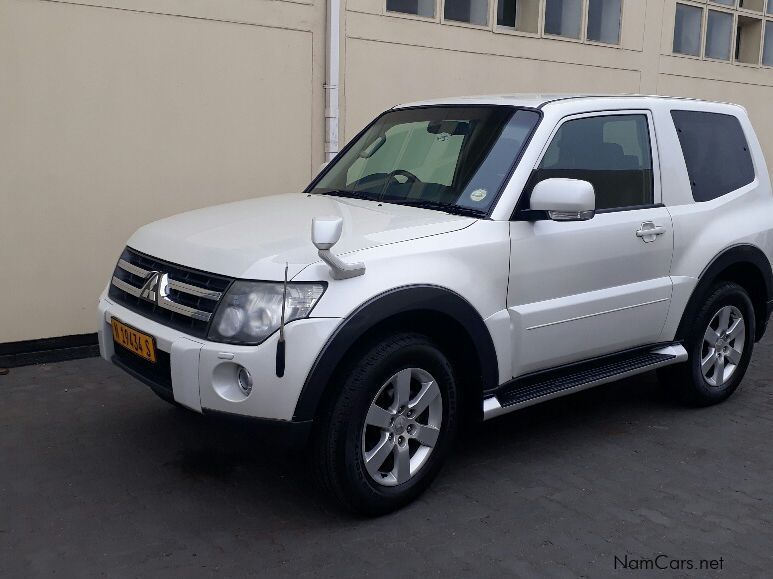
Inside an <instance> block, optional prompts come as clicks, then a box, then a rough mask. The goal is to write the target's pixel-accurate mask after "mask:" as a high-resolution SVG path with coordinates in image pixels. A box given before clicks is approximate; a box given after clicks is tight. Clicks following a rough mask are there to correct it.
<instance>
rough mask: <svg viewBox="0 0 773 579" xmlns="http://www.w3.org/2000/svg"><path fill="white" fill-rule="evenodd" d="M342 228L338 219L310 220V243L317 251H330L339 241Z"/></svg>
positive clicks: (318, 218) (342, 221) (342, 223)
mask: <svg viewBox="0 0 773 579" xmlns="http://www.w3.org/2000/svg"><path fill="white" fill-rule="evenodd" d="M343 227H344V220H343V219H341V218H340V217H315V218H314V219H312V220H311V242H312V243H313V244H314V247H316V248H317V249H330V248H331V247H333V246H334V245H335V244H336V243H338V240H339V239H341V232H342V231H343Z"/></svg>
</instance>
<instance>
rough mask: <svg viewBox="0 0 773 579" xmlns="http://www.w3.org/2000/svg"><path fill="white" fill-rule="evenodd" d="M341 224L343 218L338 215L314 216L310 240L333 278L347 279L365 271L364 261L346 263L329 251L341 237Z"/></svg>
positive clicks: (342, 223) (342, 224)
mask: <svg viewBox="0 0 773 579" xmlns="http://www.w3.org/2000/svg"><path fill="white" fill-rule="evenodd" d="M343 226H344V220H343V219H342V218H340V217H315V218H314V219H312V220H311V242H312V243H313V244H314V247H316V248H317V254H318V255H319V257H320V258H321V259H322V261H324V262H325V263H326V264H328V265H329V266H330V275H331V276H332V277H333V279H349V278H350V277H357V276H360V275H362V274H364V273H365V264H364V263H362V262H357V263H347V262H345V261H342V260H341V258H339V257H337V256H335V255H333V254H332V253H330V248H331V247H333V246H334V245H335V244H336V243H338V240H339V239H341V233H342V231H343Z"/></svg>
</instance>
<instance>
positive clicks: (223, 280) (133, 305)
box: [108, 247, 232, 338]
mask: <svg viewBox="0 0 773 579" xmlns="http://www.w3.org/2000/svg"><path fill="white" fill-rule="evenodd" d="M164 274H166V276H167V277H166V278H163V277H162V276H163V275H164ZM161 279H166V280H168V284H165V287H162V288H161V296H160V297H159V298H158V299H157V296H156V291H157V290H158V289H159V287H158V286H159V285H163V284H159V283H158V282H159V280H161ZM231 281H232V280H231V279H230V278H227V277H223V276H219V275H213V274H210V273H205V272H202V271H198V270H195V269H190V268H187V267H182V266H179V265H175V264H173V263H169V262H166V261H162V260H160V259H156V258H155V257H150V256H148V255H145V254H143V253H140V252H138V251H135V250H133V249H131V248H129V247H127V248H126V249H125V250H124V252H123V253H122V254H121V257H120V259H119V260H118V264H117V265H116V266H115V272H113V280H112V282H111V284H110V291H109V292H108V295H109V296H110V299H112V300H113V301H115V302H116V303H118V304H121V305H122V306H124V307H126V308H128V309H130V310H132V311H133V312H136V313H138V314H140V315H142V316H143V317H146V318H148V319H151V320H154V321H156V322H158V323H160V324H163V325H165V326H169V327H170V328H174V329H176V330H180V331H181V332H185V333H186V334H190V335H191V336H196V337H197V338H205V337H206V336H207V330H208V329H209V323H210V321H211V319H212V316H213V315H214V312H215V309H216V308H217V304H218V302H219V301H220V298H222V296H223V295H224V294H225V292H226V290H227V289H228V286H230V285H231Z"/></svg>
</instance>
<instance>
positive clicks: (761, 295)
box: [676, 244, 773, 340]
mask: <svg viewBox="0 0 773 579" xmlns="http://www.w3.org/2000/svg"><path fill="white" fill-rule="evenodd" d="M718 281H732V282H735V283H737V284H739V285H740V286H742V287H743V288H744V289H745V290H746V291H747V292H748V293H749V297H750V298H751V300H752V303H753V304H754V313H755V318H756V322H757V324H756V335H755V340H759V339H760V338H762V335H763V334H764V333H765V329H766V326H767V322H768V317H769V316H770V306H771V301H772V300H773V269H771V265H770V261H769V260H768V258H767V256H766V255H765V253H763V251H762V250H761V249H759V248H758V247H755V246H753V245H747V244H744V245H735V246H733V247H729V248H727V249H725V250H724V251H723V252H722V253H720V254H719V255H717V256H716V257H715V258H714V259H713V260H712V261H711V263H710V264H709V265H708V266H706V268H705V269H704V270H703V272H701V274H700V276H699V277H698V283H697V284H696V285H695V289H694V290H693V292H692V294H691V295H690V299H689V300H688V302H687V307H686V308H685V310H684V312H683V313H682V318H681V320H680V321H679V327H678V328H677V330H676V339H677V340H684V338H685V335H686V333H687V329H688V324H689V320H691V319H693V318H694V317H695V315H696V314H697V312H698V310H699V309H700V306H701V304H702V303H703V301H705V299H706V297H707V296H708V293H709V291H710V290H711V287H712V286H713V285H714V284H715V283H716V282H718Z"/></svg>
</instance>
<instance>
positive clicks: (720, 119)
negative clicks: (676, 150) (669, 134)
mask: <svg viewBox="0 0 773 579" xmlns="http://www.w3.org/2000/svg"><path fill="white" fill-rule="evenodd" d="M671 117H672V118H673V119H674V125H675V126H676V132H677V134H678V135H679V143H680V144H681V146H682V153H683V154H684V160H685V163H686V164H687V174H688V175H689V177H690V187H692V196H693V199H695V200H696V201H711V200H712V199H716V198H717V197H720V196H722V195H725V194H727V193H730V192H731V191H735V190H736V189H739V188H740V187H743V186H744V185H748V184H749V183H751V182H752V181H754V165H753V164H752V158H751V155H750V153H749V145H748V143H747V142H746V137H745V136H744V134H743V129H742V128H741V123H739V122H738V119H737V118H735V117H734V116H732V115H723V114H719V113H702V112H697V111H671Z"/></svg>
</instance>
